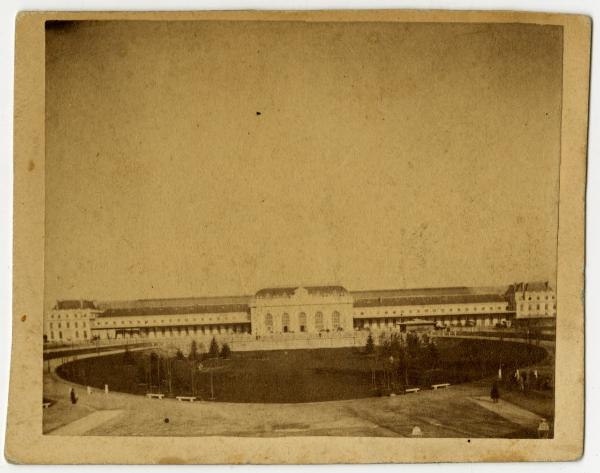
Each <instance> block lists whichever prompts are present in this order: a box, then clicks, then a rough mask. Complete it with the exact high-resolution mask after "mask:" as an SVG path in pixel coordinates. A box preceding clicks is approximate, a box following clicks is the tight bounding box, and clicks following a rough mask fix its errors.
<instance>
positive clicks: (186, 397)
mask: <svg viewBox="0 0 600 473" xmlns="http://www.w3.org/2000/svg"><path fill="white" fill-rule="evenodd" d="M175 399H177V400H178V401H189V402H194V401H195V400H196V398H195V397H194V396H176V397H175Z"/></svg>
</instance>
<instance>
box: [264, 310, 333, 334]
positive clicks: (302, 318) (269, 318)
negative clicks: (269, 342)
mask: <svg viewBox="0 0 600 473" xmlns="http://www.w3.org/2000/svg"><path fill="white" fill-rule="evenodd" d="M265 326H266V327H267V331H269V332H272V331H273V315H272V314H270V313H268V314H265ZM306 328H307V320H306V312H300V313H299V314H298V329H299V330H300V331H301V332H305V331H306ZM324 328H325V323H324V318H323V312H320V311H319V312H316V313H315V330H316V331H320V330H323V329H324ZM331 328H332V329H333V330H337V329H339V328H340V313H339V312H338V311H337V310H336V311H334V312H333V313H332V314H331ZM281 329H282V331H284V332H287V331H289V330H290V329H291V326H290V315H289V314H288V313H286V312H284V313H283V314H281Z"/></svg>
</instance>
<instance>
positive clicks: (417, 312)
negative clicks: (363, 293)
mask: <svg viewBox="0 0 600 473" xmlns="http://www.w3.org/2000/svg"><path fill="white" fill-rule="evenodd" d="M455 309H456V312H461V311H463V312H474V311H477V310H478V308H477V307H464V308H461V307H456V308H455ZM505 309H506V307H502V306H497V307H496V308H495V309H494V307H492V306H490V307H489V308H488V310H505ZM479 310H483V311H485V310H486V308H485V307H481V308H480V309H479ZM439 311H440V312H454V309H453V308H449V309H439ZM396 312H400V315H402V314H405V313H407V314H413V313H415V314H420V313H421V309H416V310H413V309H409V310H408V311H404V310H400V311H395V310H394V311H392V314H394V315H395V314H396ZM429 312H431V313H436V312H437V309H423V313H429ZM384 314H385V315H388V311H387V310H386V311H385V312H384ZM354 315H358V314H356V313H355V314H354ZM360 315H365V313H364V312H361V313H360ZM367 315H378V314H367Z"/></svg>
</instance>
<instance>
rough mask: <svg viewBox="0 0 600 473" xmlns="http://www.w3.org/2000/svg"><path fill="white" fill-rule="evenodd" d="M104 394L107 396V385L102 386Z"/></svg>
mask: <svg viewBox="0 0 600 473" xmlns="http://www.w3.org/2000/svg"><path fill="white" fill-rule="evenodd" d="M104 394H108V384H105V385H104Z"/></svg>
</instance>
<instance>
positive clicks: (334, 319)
mask: <svg viewBox="0 0 600 473" xmlns="http://www.w3.org/2000/svg"><path fill="white" fill-rule="evenodd" d="M386 322H387V319H386ZM331 328H333V330H339V328H340V313H339V312H338V311H337V310H336V311H334V312H333V314H331Z"/></svg>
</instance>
